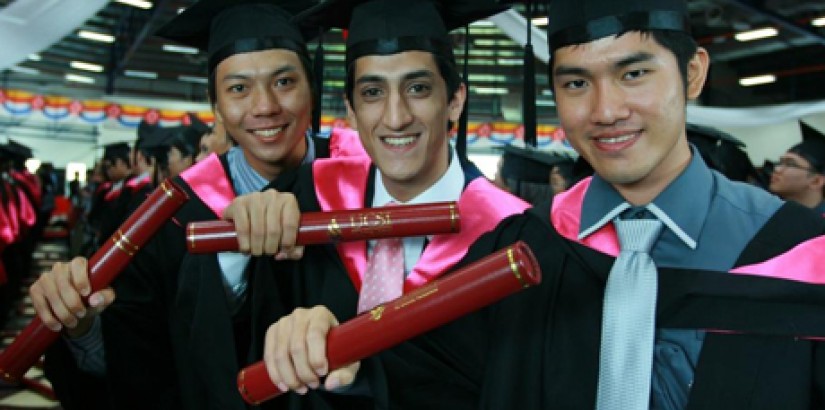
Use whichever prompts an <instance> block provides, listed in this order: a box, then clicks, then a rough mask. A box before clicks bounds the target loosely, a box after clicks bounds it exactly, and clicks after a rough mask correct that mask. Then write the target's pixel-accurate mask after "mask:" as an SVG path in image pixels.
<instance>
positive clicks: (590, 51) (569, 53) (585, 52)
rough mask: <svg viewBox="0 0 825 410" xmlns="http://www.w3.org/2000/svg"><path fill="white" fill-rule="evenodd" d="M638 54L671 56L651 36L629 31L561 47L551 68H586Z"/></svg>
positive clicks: (554, 57)
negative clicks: (563, 66) (565, 66)
mask: <svg viewBox="0 0 825 410" xmlns="http://www.w3.org/2000/svg"><path fill="white" fill-rule="evenodd" d="M639 52H645V53H649V54H653V55H657V56H658V55H668V54H669V55H672V53H670V51H669V50H667V49H666V48H664V47H662V46H661V45H660V44H659V43H657V42H656V40H654V38H653V36H652V35H650V34H643V33H641V32H638V31H631V32H627V33H624V34H621V35H613V36H608V37H603V38H600V39H598V40H593V41H591V42H589V43H583V44H574V45H570V46H567V47H562V48H560V49H558V50H556V51H555V52H554V53H553V66H554V67H555V66H559V65H575V66H583V67H588V66H596V65H599V64H611V63H614V62H616V61H619V60H621V59H623V58H626V57H627V56H628V55H631V54H634V53H639ZM674 59H675V57H674Z"/></svg>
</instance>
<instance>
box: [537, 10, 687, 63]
mask: <svg viewBox="0 0 825 410" xmlns="http://www.w3.org/2000/svg"><path fill="white" fill-rule="evenodd" d="M688 17H689V16H688V10H687V4H686V2H685V0H633V1H621V0H553V1H550V9H549V13H548V18H549V24H548V25H547V42H548V43H549V45H550V54H551V55H552V54H553V51H555V50H557V49H559V48H562V47H565V46H569V45H573V44H584V43H589V42H591V41H593V40H597V39H600V38H603V37H607V36H612V35H616V34H621V33H624V32H627V31H634V30H675V31H683V32H687V33H689V32H690V21H689V19H688Z"/></svg>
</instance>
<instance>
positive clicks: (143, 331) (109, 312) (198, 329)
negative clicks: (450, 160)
mask: <svg viewBox="0 0 825 410" xmlns="http://www.w3.org/2000/svg"><path fill="white" fill-rule="evenodd" d="M315 150H316V152H315V154H316V157H325V156H327V155H329V146H328V140H326V139H320V138H316V139H315ZM294 178H295V174H294V172H286V173H283V174H281V175H280V176H279V177H278V178H276V180H275V181H273V182H272V183H271V184H270V185H269V186H268V187H270V186H271V187H275V188H276V189H279V190H281V191H289V190H290V189H291V185H292V183H293V181H294ZM175 182H176V183H177V184H179V185H180V186H181V188H183V190H184V191H186V193H187V194H188V195H189V198H190V199H189V201H188V202H187V203H186V204H185V205H184V206H183V207H182V208H181V210H179V211H178V213H177V214H176V215H175V216H174V218H173V219H172V220H170V221H168V222H167V223H165V224H164V225H163V227H161V229H160V231H159V232H158V233H157V234H156V235H155V236H154V237H153V238H152V239H151V240H150V241H149V243H148V244H147V245H146V246H145V247H144V248H143V249H142V250H141V251H140V252H139V253H138V254H137V255H136V256H135V258H134V259H133V260H132V263H131V264H130V265H129V266H128V267H127V268H126V270H125V271H124V272H123V273H122V274H121V275H120V276H118V278H117V279H116V280H115V282H114V284H113V287H114V289H115V292H116V294H117V298H116V300H115V303H113V304H112V305H111V306H110V307H109V308H107V309H106V311H104V313H103V314H102V315H101V319H102V332H103V339H104V343H105V361H106V376H105V377H103V378H99V377H95V376H93V375H90V374H88V373H84V372H82V371H79V370H78V369H77V367H76V365H75V361H74V360H75V359H74V357H72V355H71V352H70V351H69V350H68V348H67V346H66V345H65V342H64V341H62V340H61V342H59V343H56V344H55V346H54V347H53V348H52V349H51V350H50V352H49V354H48V355H47V368H48V376H49V378H50V380H52V382H53V384H54V386H55V389H56V391H57V393H58V397H59V398H60V400H61V402H62V404H63V406H64V408H66V409H74V408H77V409H87V408H108V409H181V408H183V409H245V408H246V406H245V404H244V403H243V401H242V399H241V397H240V394H239V393H238V392H237V388H236V385H235V376H236V374H237V371H238V370H239V369H240V368H241V366H243V365H246V364H248V363H250V362H249V361H248V360H246V352H247V351H250V350H251V347H250V346H249V343H250V340H253V338H252V337H251V335H257V334H258V333H256V332H258V330H252V329H251V328H250V323H258V322H260V323H266V326H268V325H269V324H271V323H272V322H273V321H274V320H276V319H277V318H279V317H281V316H282V315H283V312H280V311H276V314H274V315H272V316H269V315H264V313H262V311H260V310H259V311H258V312H257V313H256V315H257V314H262V315H264V319H260V320H259V319H258V317H257V316H253V315H252V314H251V313H249V312H252V311H253V310H252V309H251V308H250V307H249V306H247V307H246V309H245V310H242V311H241V312H240V313H239V314H238V315H235V316H233V314H232V312H230V307H229V303H228V301H227V295H226V293H225V290H224V285H223V281H222V274H221V270H220V266H219V264H218V261H217V256H216V255H215V254H209V255H192V254H188V253H187V252H186V236H185V226H186V224H187V223H189V222H193V221H203V220H215V219H217V218H219V215H220V214H221V212H222V210H223V209H224V208H225V207H226V206H227V205H229V203H230V202H231V200H232V199H233V198H234V196H235V194H234V190H233V188H232V184H231V176H230V175H229V166H228V164H227V162H226V158H225V157H223V156H222V157H217V156H212V157H209V158H208V159H207V160H204V161H202V162H200V163H198V164H196V165H195V166H193V167H191V168H190V169H188V170H187V171H186V172H184V173H183V174H182V175H181V176H180V177H178V178H176V179H175ZM268 187H267V188H268ZM271 259H272V258H271V257H261V258H252V261H251V262H250V263H249V264H248V266H247V270H246V272H247V274H249V275H250V286H249V288H250V289H255V288H256V285H253V284H252V283H254V282H253V281H255V280H257V279H256V278H258V277H265V276H267V275H272V274H273V272H272V271H271V269H270V268H271V267H270V266H269V265H268V260H271ZM261 261H263V262H261ZM257 297H258V295H257V294H256V292H255V291H254V290H251V291H250V294H249V295H248V301H247V304H252V305H254V304H256V303H260V302H259V301H257V299H256V298H257ZM235 329H237V330H238V333H239V334H240V335H241V336H240V337H239V338H237V340H236V337H234V334H235V332H234V330H235ZM263 329H264V331H265V329H266V327H264V328H263ZM260 339H261V341H262V340H263V338H262V336H261V337H260ZM239 356H240V358H239ZM239 361H240V363H239Z"/></svg>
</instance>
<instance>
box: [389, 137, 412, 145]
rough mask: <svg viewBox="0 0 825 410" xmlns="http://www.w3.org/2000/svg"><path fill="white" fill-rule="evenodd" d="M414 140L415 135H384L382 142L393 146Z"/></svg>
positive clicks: (406, 143) (410, 142) (407, 143)
mask: <svg viewBox="0 0 825 410" xmlns="http://www.w3.org/2000/svg"><path fill="white" fill-rule="evenodd" d="M413 142H415V137H385V138H384V143H386V144H388V145H392V146H394V147H401V146H404V145H409V144H412V143H413Z"/></svg>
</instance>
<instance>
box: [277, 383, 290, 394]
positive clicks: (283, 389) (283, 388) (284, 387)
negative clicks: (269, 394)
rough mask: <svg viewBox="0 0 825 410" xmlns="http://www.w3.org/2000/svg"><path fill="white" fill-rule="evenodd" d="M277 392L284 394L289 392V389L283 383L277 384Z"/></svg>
mask: <svg viewBox="0 0 825 410" xmlns="http://www.w3.org/2000/svg"><path fill="white" fill-rule="evenodd" d="M278 390H280V391H281V392H282V393H286V392H288V391H289V387H287V386H286V385H285V384H283V383H278Z"/></svg>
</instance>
